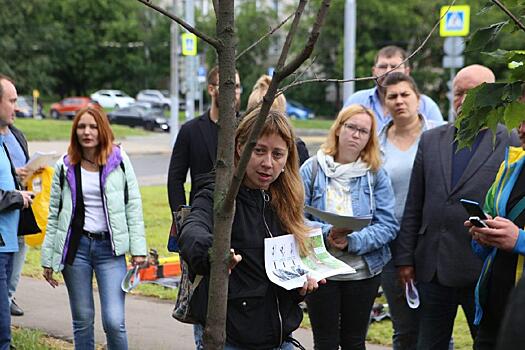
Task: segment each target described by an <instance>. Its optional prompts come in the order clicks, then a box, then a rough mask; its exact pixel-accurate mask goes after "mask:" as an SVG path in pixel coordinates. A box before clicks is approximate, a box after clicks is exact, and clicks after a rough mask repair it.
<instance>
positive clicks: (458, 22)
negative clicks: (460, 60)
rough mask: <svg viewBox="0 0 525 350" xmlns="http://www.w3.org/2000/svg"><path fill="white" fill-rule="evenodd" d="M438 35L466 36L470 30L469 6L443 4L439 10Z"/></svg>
mask: <svg viewBox="0 0 525 350" xmlns="http://www.w3.org/2000/svg"><path fill="white" fill-rule="evenodd" d="M440 17H441V21H440V23H439V35H440V36H467V35H468V33H469V31H470V6H469V5H456V6H443V7H441V12H440Z"/></svg>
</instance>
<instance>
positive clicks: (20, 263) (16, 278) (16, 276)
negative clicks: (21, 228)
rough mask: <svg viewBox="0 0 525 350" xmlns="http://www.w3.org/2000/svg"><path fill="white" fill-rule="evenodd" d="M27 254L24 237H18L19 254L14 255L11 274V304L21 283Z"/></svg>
mask: <svg viewBox="0 0 525 350" xmlns="http://www.w3.org/2000/svg"><path fill="white" fill-rule="evenodd" d="M26 253H27V246H26V244H25V239H24V236H18V252H16V253H14V255H13V272H12V273H11V278H10V279H9V284H8V288H9V302H11V300H13V297H14V295H15V292H16V287H18V282H20V275H21V274H22V269H23V267H24V262H25V260H26Z"/></svg>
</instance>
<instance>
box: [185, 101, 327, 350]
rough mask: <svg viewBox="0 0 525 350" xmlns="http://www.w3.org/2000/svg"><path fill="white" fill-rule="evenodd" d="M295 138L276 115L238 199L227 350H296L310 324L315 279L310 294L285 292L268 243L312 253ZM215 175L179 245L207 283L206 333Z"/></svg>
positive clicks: (197, 298) (246, 122) (203, 298)
mask: <svg viewBox="0 0 525 350" xmlns="http://www.w3.org/2000/svg"><path fill="white" fill-rule="evenodd" d="M258 114H259V109H256V110H254V111H252V112H251V113H249V114H248V115H247V116H246V117H245V118H244V119H243V120H242V121H241V123H240V125H239V127H238V129H237V132H236V136H235V164H237V163H238V161H239V157H240V155H241V153H242V150H243V149H244V147H245V145H246V143H247V141H248V137H249V135H250V133H251V131H252V129H253V127H254V124H255V121H256V119H257V116H258ZM294 140H295V135H294V133H293V130H292V127H291V125H290V124H289V122H288V120H287V118H286V116H285V115H284V114H283V113H281V112H279V111H276V110H270V113H269V115H268V117H267V119H266V121H265V124H264V127H263V130H262V132H261V135H260V136H259V139H258V140H257V143H256V145H255V147H254V148H253V151H252V154H251V158H250V160H249V162H248V165H247V168H246V174H245V176H244V179H243V182H242V185H241V188H240V189H239V193H238V194H237V197H236V207H235V217H234V220H233V225H232V234H231V248H232V249H233V250H234V252H235V255H234V256H233V258H232V265H233V266H234V267H233V268H232V270H231V274H230V281H229V289H228V310H227V321H226V346H225V349H231V350H236V349H291V348H292V341H293V340H292V339H291V337H290V336H291V333H292V331H294V330H295V329H297V328H298V327H299V325H300V323H301V320H302V317H303V316H302V311H301V309H300V307H299V305H298V303H299V302H300V301H301V299H302V296H304V295H305V294H306V293H308V292H311V291H313V290H315V289H316V288H317V283H316V282H315V280H312V279H308V282H306V283H305V285H304V286H303V288H300V289H298V290H290V291H288V290H285V289H284V288H282V287H279V286H277V285H275V284H273V283H272V282H270V280H269V279H268V277H267V275H266V271H265V265H264V239H265V238H270V237H276V236H281V235H285V234H292V235H293V236H294V237H295V240H296V242H297V244H298V246H299V247H301V251H302V252H303V253H304V252H306V249H307V247H306V242H307V232H308V230H309V229H308V227H307V226H306V225H305V224H304V218H303V215H302V213H303V211H302V208H303V196H304V193H303V190H302V184H301V178H300V176H299V168H298V159H297V157H298V156H297V149H296V147H295V143H294ZM213 181H214V178H213V174H210V175H209V176H208V177H207V178H202V179H201V183H200V188H199V190H198V192H197V195H196V196H195V199H194V201H193V205H192V211H191V213H190V215H189V216H188V218H187V219H186V220H185V222H184V225H183V227H182V232H181V235H180V238H179V245H180V252H181V256H182V258H183V259H184V260H185V261H187V262H188V264H189V267H190V269H191V270H192V272H193V273H195V274H198V275H202V276H204V277H203V279H202V281H201V282H200V284H199V286H198V287H197V289H196V290H195V292H194V294H193V297H192V300H191V308H192V311H193V312H194V314H195V316H196V318H197V320H198V321H199V323H200V325H201V326H204V325H205V321H206V305H207V300H208V284H209V273H210V262H209V249H210V247H211V245H212V243H213V234H212V230H213V190H214V183H213Z"/></svg>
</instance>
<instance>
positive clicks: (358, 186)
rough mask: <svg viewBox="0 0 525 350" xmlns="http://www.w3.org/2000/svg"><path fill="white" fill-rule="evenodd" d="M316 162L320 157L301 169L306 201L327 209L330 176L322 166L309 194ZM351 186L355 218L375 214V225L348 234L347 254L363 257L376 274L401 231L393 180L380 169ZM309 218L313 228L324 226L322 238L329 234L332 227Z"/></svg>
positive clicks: (384, 262) (369, 173)
mask: <svg viewBox="0 0 525 350" xmlns="http://www.w3.org/2000/svg"><path fill="white" fill-rule="evenodd" d="M314 159H317V158H316V157H312V158H310V159H308V160H307V161H306V162H305V163H304V164H303V166H302V167H301V177H302V179H303V184H304V188H305V197H304V201H305V204H306V205H310V206H312V207H315V208H317V209H321V210H325V208H326V188H327V177H326V175H325V173H324V172H323V170H322V168H321V167H320V166H318V171H317V176H316V178H315V180H314V186H313V193H310V188H311V178H312V162H313V160H314ZM349 185H350V189H351V196H352V210H353V213H354V216H363V215H369V214H370V213H372V222H371V224H370V225H369V226H367V227H365V228H363V229H362V230H360V231H356V232H353V233H351V234H349V235H348V252H349V253H352V254H356V255H362V256H363V258H364V259H365V262H366V264H367V265H368V269H369V270H370V273H371V274H373V275H375V274H377V273H379V272H381V270H382V269H383V266H385V265H386V263H388V262H389V261H390V258H391V254H390V249H389V247H388V243H390V242H391V241H392V240H394V239H395V238H396V235H397V231H398V230H399V223H398V222H397V220H396V218H395V215H394V205H395V200H394V192H393V190H392V185H391V184H390V178H389V177H388V175H387V173H386V171H385V170H384V169H380V170H379V171H378V172H377V173H373V172H371V171H369V172H368V173H367V175H365V176H361V177H358V178H353V179H351V181H350V184H349ZM371 198H372V200H371ZM308 218H309V219H312V220H308V221H309V222H308V223H309V224H310V225H312V226H317V227H321V229H322V231H323V235H324V236H325V237H326V236H327V235H328V233H329V232H330V229H331V228H332V225H330V224H327V223H325V222H322V221H319V220H317V219H315V220H316V221H313V220H314V219H313V218H312V217H308Z"/></svg>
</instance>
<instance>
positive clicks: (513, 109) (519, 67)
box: [455, 0, 525, 149]
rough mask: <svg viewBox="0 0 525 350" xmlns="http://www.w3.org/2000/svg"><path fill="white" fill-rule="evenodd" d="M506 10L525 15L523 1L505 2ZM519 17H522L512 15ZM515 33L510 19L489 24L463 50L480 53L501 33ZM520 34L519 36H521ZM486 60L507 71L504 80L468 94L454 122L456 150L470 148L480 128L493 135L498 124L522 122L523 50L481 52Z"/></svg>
mask: <svg viewBox="0 0 525 350" xmlns="http://www.w3.org/2000/svg"><path fill="white" fill-rule="evenodd" d="M506 5H507V6H509V7H508V8H506V10H508V11H510V12H511V13H512V14H523V13H525V6H524V5H525V2H524V1H520V0H511V1H507V2H506ZM494 7H495V6H492V5H490V6H487V7H486V8H485V9H483V10H482V12H487V11H488V10H489V9H490V8H492V9H494ZM515 18H517V19H518V20H519V18H522V16H519V15H518V16H516V17H515ZM509 30H510V32H511V33H513V34H515V33H516V32H517V31H518V32H519V33H521V31H522V30H521V29H520V28H519V25H518V23H516V21H515V20H514V19H512V18H510V16H509V18H508V19H506V20H503V21H499V22H497V23H493V24H490V25H488V26H486V27H483V28H480V29H478V30H477V31H475V32H474V33H473V34H472V36H471V37H470V39H469V42H468V47H467V51H470V52H480V51H482V50H484V49H485V48H486V47H487V46H489V45H491V43H494V42H495V41H496V40H497V38H498V36H500V34H501V33H502V32H503V31H509ZM521 34H523V33H521ZM482 53H483V54H484V55H485V56H486V57H489V58H491V59H492V60H494V61H495V62H496V63H498V64H500V65H503V66H505V67H506V68H507V72H506V73H507V74H506V75H507V78H506V79H505V80H504V81H502V82H497V83H484V84H482V85H480V86H478V87H476V88H474V89H471V90H469V91H468V94H467V96H466V98H465V101H464V102H463V105H462V110H461V112H460V114H459V116H458V119H457V120H456V123H455V124H456V127H457V129H458V132H457V135H456V140H457V141H458V149H461V148H463V147H469V146H470V145H472V143H473V141H474V139H475V137H476V135H477V134H478V133H479V131H480V130H481V129H483V128H489V129H491V130H492V131H493V132H494V135H495V130H496V127H497V125H498V123H501V124H504V125H506V126H507V128H508V129H509V130H510V129H513V128H516V127H518V126H519V124H520V123H521V121H523V120H525V103H524V101H523V88H524V82H525V51H524V50H502V49H497V50H495V51H492V52H482Z"/></svg>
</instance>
